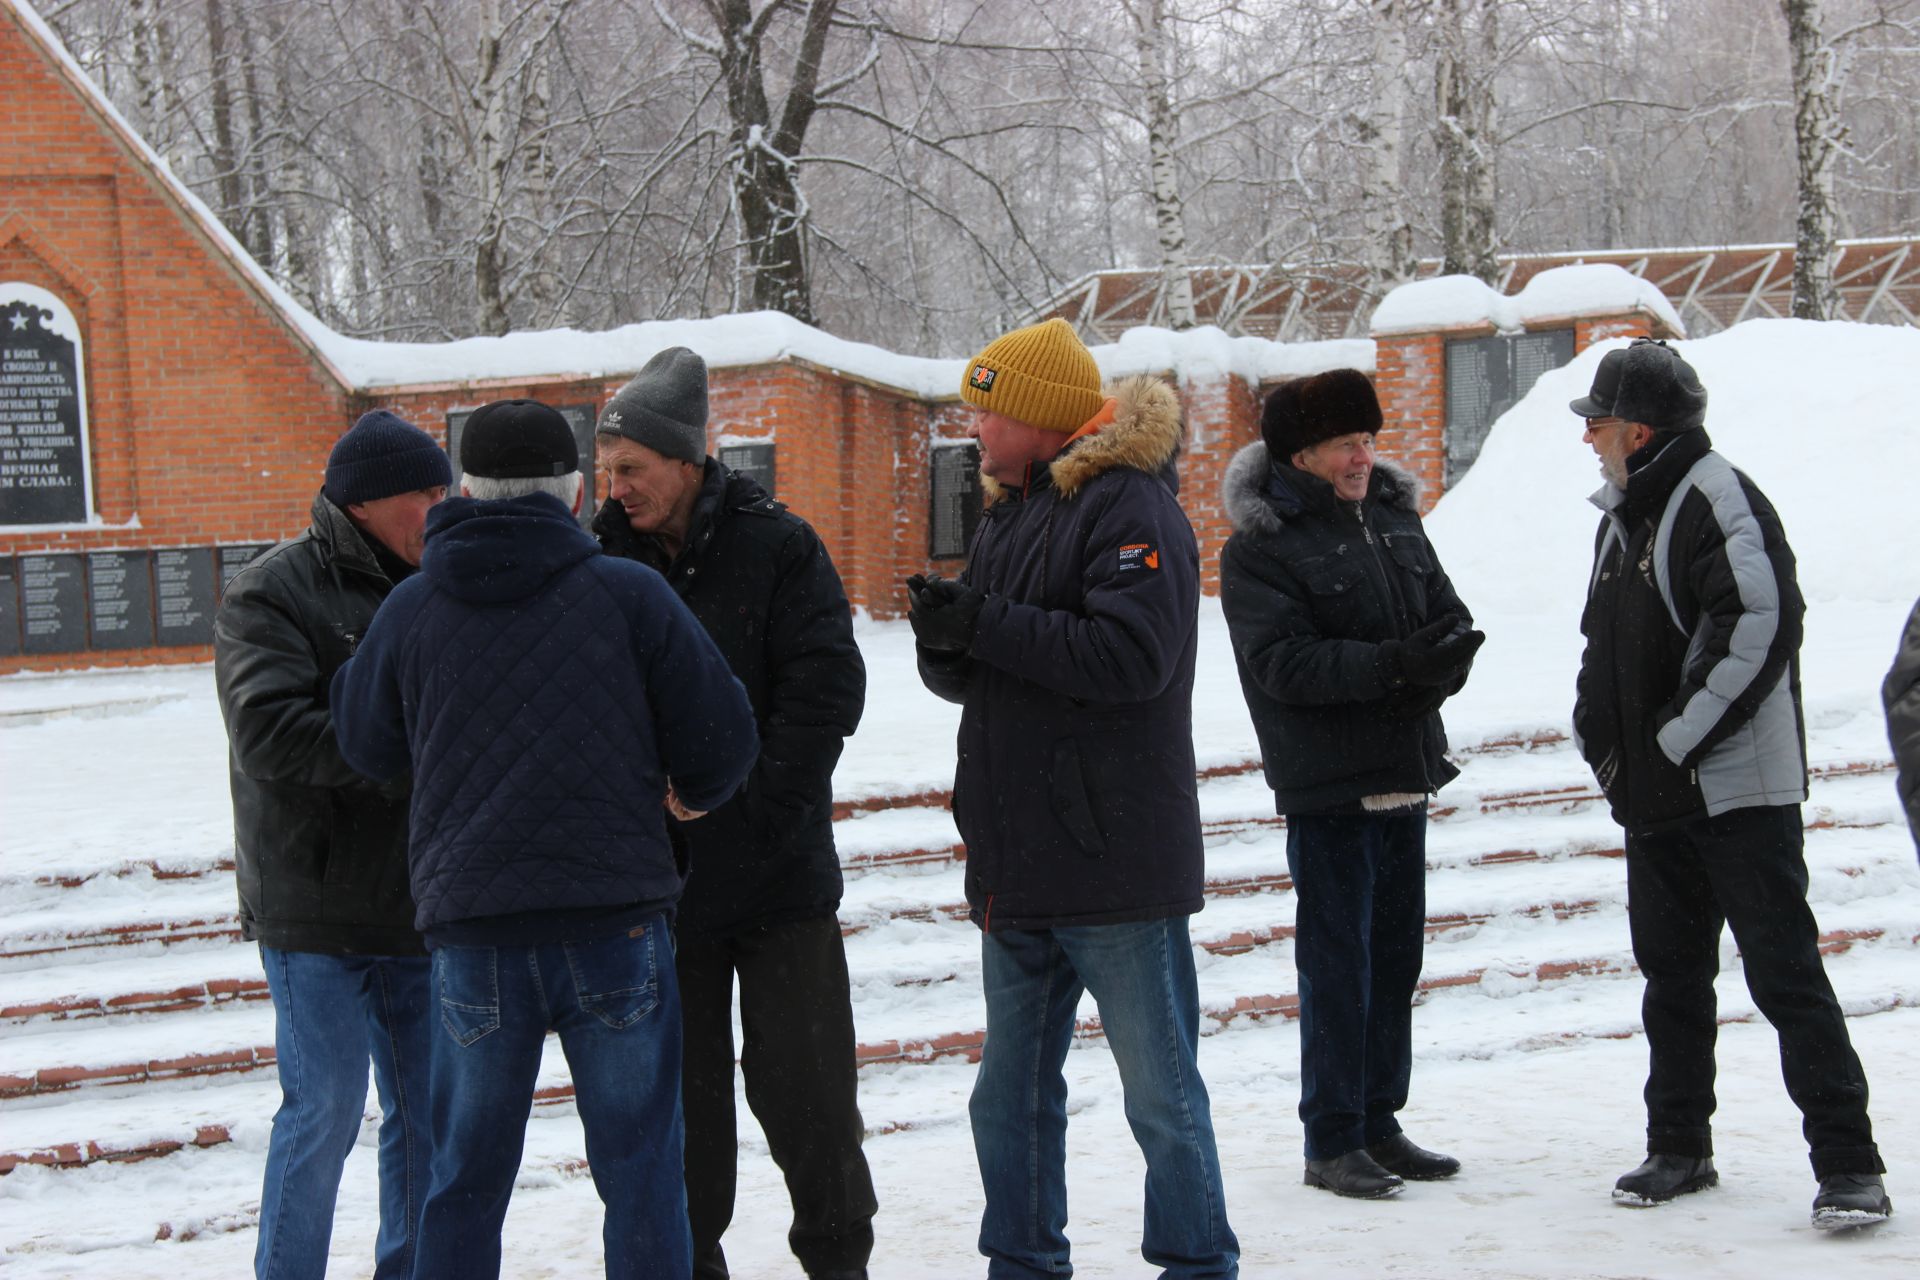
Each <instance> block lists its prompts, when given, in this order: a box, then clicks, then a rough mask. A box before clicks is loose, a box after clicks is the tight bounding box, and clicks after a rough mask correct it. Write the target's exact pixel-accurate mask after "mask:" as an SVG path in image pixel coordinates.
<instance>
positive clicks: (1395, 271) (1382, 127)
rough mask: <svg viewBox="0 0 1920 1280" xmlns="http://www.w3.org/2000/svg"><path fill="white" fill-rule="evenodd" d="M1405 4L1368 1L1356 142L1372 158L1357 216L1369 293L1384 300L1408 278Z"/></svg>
mask: <svg viewBox="0 0 1920 1280" xmlns="http://www.w3.org/2000/svg"><path fill="white" fill-rule="evenodd" d="M1407 2H1408V0H1369V4H1368V10H1369V17H1370V19H1371V29H1372V34H1373V48H1372V56H1373V68H1372V69H1373V76H1372V92H1371V94H1370V95H1369V98H1368V101H1367V111H1366V114H1365V115H1364V116H1363V117H1362V120H1361V134H1360V136H1361V141H1362V143H1363V144H1364V146H1365V147H1366V150H1367V154H1368V156H1369V158H1370V160H1371V163H1370V164H1369V166H1368V182H1367V186H1366V191H1365V193H1364V196H1363V199H1364V205H1363V210H1362V217H1363V222H1364V228H1365V235H1366V243H1365V255H1366V265H1367V276H1368V280H1369V283H1370V286H1371V292H1372V293H1373V295H1374V296H1375V297H1383V296H1385V294H1386V293H1387V291H1388V290H1390V289H1392V288H1393V287H1394V286H1396V285H1400V284H1404V283H1405V282H1407V281H1408V280H1411V279H1413V274H1414V270H1415V267H1416V265H1417V263H1416V260H1415V258H1414V252H1413V224H1412V222H1411V221H1410V220H1409V218H1408V216H1407V196H1406V186H1405V183H1404V182H1402V180H1401V176H1400V171H1401V167H1402V165H1403V164H1404V163H1405V156H1404V154H1403V147H1402V131H1403V121H1404V119H1405V116H1406V105H1407V25H1406V24H1407Z"/></svg>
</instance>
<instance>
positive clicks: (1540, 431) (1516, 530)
mask: <svg viewBox="0 0 1920 1280" xmlns="http://www.w3.org/2000/svg"><path fill="white" fill-rule="evenodd" d="M1623 345H1625V344H1624V342H1609V343H1602V344H1598V345H1596V346H1594V347H1592V348H1590V349H1588V350H1587V351H1584V352H1582V353H1581V354H1580V356H1579V357H1578V358H1576V359H1575V360H1574V361H1573V363H1571V364H1569V365H1567V366H1566V367H1565V368H1562V369H1557V370H1554V371H1553V372H1551V373H1548V374H1546V375H1544V376H1542V377H1541V379H1540V380H1539V381H1538V382H1537V383H1535V384H1534V386H1533V389H1532V390H1531V391H1530V392H1528V393H1527V395H1526V397H1525V398H1524V399H1522V400H1521V401H1520V403H1518V404H1516V405H1515V406H1514V407H1513V408H1512V409H1510V410H1508V411H1507V413H1506V414H1504V415H1503V416H1502V417H1501V418H1500V420H1499V421H1498V422H1496V423H1495V424H1494V426H1493V430H1492V431H1491V432H1490V433H1489V434H1488V436H1487V439H1486V443H1485V445H1484V446H1483V447H1482V449H1481V451H1480V456H1479V459H1478V460H1477V461H1476V462H1475V463H1474V464H1473V468H1472V470H1470V471H1469V472H1468V473H1467V474H1466V476H1465V477H1464V478H1463V479H1462V480H1461V481H1460V483H1459V484H1457V485H1455V486H1454V487H1453V489H1451V490H1450V491H1448V493H1447V495H1446V497H1445V498H1443V499H1442V500H1441V502H1440V504H1439V505H1438V506H1437V507H1436V508H1435V509H1434V512H1433V514H1432V515H1431V516H1430V517H1429V518H1428V520H1427V533H1428V536H1429V537H1431V538H1432V540H1433V542H1434V545H1435V547H1436V548H1437V549H1438V550H1439V553H1440V559H1441V562H1442V563H1443V564H1444V565H1445V566H1446V568H1447V571H1448V573H1449V574H1450V575H1451V576H1452V578H1453V581H1454V584H1455V585H1456V586H1457V587H1458V588H1459V590H1460V596H1461V599H1462V600H1464V601H1465V602H1466V603H1467V606H1468V607H1469V608H1470V609H1472V610H1473V611H1474V613H1475V615H1476V616H1477V617H1478V619H1479V621H1480V624H1481V625H1482V627H1483V628H1484V629H1485V630H1486V632H1487V637H1488V638H1487V646H1486V648H1485V649H1484V650H1483V651H1482V654H1481V656H1480V659H1479V662H1478V663H1477V664H1476V672H1475V678H1474V680H1473V681H1472V682H1470V683H1469V684H1468V686H1467V688H1466V691H1465V692H1464V693H1463V694H1462V695H1461V697H1459V698H1457V699H1455V700H1454V701H1453V702H1451V703H1449V704H1448V708H1447V721H1448V724H1449V725H1450V726H1451V725H1454V724H1456V723H1462V724H1464V723H1475V724H1477V725H1479V726H1482V727H1485V728H1487V729H1489V730H1491V729H1492V728H1494V727H1495V726H1498V725H1512V726H1515V727H1518V726H1520V725H1523V724H1525V723H1528V722H1529V721H1531V722H1534V723H1537V724H1538V725H1540V726H1541V727H1558V728H1564V726H1565V720H1566V715H1567V709H1568V708H1569V707H1570V706H1571V705H1572V698H1573V676H1574V671H1575V670H1576V669H1577V667H1578V664H1579V658H1580V647H1581V639H1580V611H1581V607H1582V604H1583V602H1584V600H1585V596H1586V587H1587V575H1588V572H1589V570H1590V569H1591V567H1592V563H1593V539H1594V531H1595V529H1596V528H1597V527H1598V525H1599V521H1600V513H1599V511H1598V510H1596V509H1595V508H1594V507H1593V506H1592V505H1591V504H1590V503H1589V502H1588V501H1587V499H1588V497H1589V496H1590V495H1592V494H1593V493H1594V492H1596V491H1597V490H1598V489H1599V488H1600V485H1601V483H1602V481H1601V477H1600V470H1599V460H1598V459H1597V457H1596V456H1595V455H1594V452H1593V450H1592V448H1591V447H1589V446H1588V445H1587V444H1585V443H1584V442H1583V441H1582V439H1581V435H1582V423H1581V420H1580V419H1579V418H1577V417H1575V416H1574V414H1573V413H1572V412H1571V411H1570V410H1569V409H1568V408H1567V403H1568V402H1569V401H1571V400H1573V399H1576V398H1577V397H1579V396H1582V395H1584V394H1586V391H1587V389H1588V387H1590V386H1591V385H1592V382H1593V374H1594V370H1595V369H1596V368H1597V367H1598V365H1599V363H1600V359H1601V357H1602V356H1603V355H1604V354H1605V353H1606V352H1607V351H1610V350H1613V349H1615V348H1617V347H1620V346H1623ZM1676 345H1677V349H1678V350H1679V351H1680V353H1681V354H1682V355H1683V356H1684V357H1685V358H1686V360H1687V361H1688V363H1690V364H1691V365H1693V367H1694V368H1695V369H1697V370H1698V371H1699V373H1700V377H1701V380H1702V381H1703V382H1704V383H1705V384H1706V387H1707V393H1708V397H1709V398H1708V405H1707V424H1706V426H1707V432H1708V434H1709V435H1710V436H1711V437H1712V439H1713V443H1714V447H1715V448H1716V449H1717V450H1719V451H1720V452H1721V453H1722V454H1724V455H1725V456H1726V457H1727V459H1728V460H1729V461H1731V462H1732V463H1733V464H1734V465H1735V466H1736V467H1738V468H1740V469H1741V470H1742V471H1744V472H1746V473H1747V474H1748V475H1749V476H1751V477H1752V479H1753V480H1754V482H1755V483H1756V484H1758V485H1759V486H1760V489H1761V490H1762V491H1763V492H1764V493H1765V494H1766V495H1767V497H1768V498H1769V499H1770V500H1771V501H1772V503H1773V505H1774V507H1775V509H1776V510H1777V511H1778V512H1779V514H1780V518H1781V521H1782V522H1783V524H1784V525H1785V527H1786V532H1787V538H1788V540H1789V542H1791V544H1792V546H1793V549H1794V553H1795V555H1796V556H1797V558H1798V562H1799V580H1800V589H1801V591H1802V593H1803V594H1804V595H1805V596H1806V598H1807V602H1808V614H1807V628H1808V635H1807V641H1806V645H1805V648H1804V650H1803V656H1802V677H1803V680H1804V682H1805V686H1806V700H1807V707H1808V712H1809V715H1813V714H1815V713H1817V712H1819V711H1821V710H1823V709H1824V710H1827V711H1831V712H1832V713H1833V714H1836V715H1838V714H1859V713H1870V715H1869V717H1868V718H1870V719H1876V720H1877V718H1878V714H1879V709H1878V702H1877V699H1876V698H1875V689H1876V688H1877V684H1878V681H1879V679H1880V677H1881V675H1883V674H1884V673H1885V671H1886V668H1887V665H1888V663H1889V662H1891V660H1892V657H1893V649H1894V645H1895V643H1896V641H1897V640H1898V637H1899V632H1900V624H1901V621H1902V620H1903V619H1904V617H1905V616H1906V611H1907V609H1908V608H1909V607H1910V606H1911V605H1912V604H1913V601H1914V598H1915V596H1916V595H1920V523H1916V522H1915V521H1914V520H1913V518H1912V515H1911V511H1912V507H1911V504H1912V502H1913V500H1914V498H1913V490H1914V483H1915V481H1914V477H1915V476H1916V475H1920V431H1915V430H1914V429H1913V425H1912V424H1913V415H1914V409H1913V406H1914V405H1916V404H1920V330H1915V329H1910V328H1893V327H1891V326H1883V325H1864V324H1847V323H1839V322H1828V323H1816V322H1813V321H1804V320H1753V321H1748V322H1746V323H1744V324H1740V325H1736V326H1735V327H1734V328H1732V329H1729V330H1727V331H1725V332H1723V333H1718V334H1715V335H1714V336H1712V337H1710V338H1703V339H1701V340H1699V341H1697V342H1684V343H1679V344H1676ZM1494 672H1498V673H1499V675H1498V677H1497V678H1490V673H1494ZM1869 738H1871V735H1869ZM1879 741H1880V742H1881V743H1882V744H1884V741H1885V740H1884V738H1880V739H1879ZM1881 750H1884V745H1882V747H1881Z"/></svg>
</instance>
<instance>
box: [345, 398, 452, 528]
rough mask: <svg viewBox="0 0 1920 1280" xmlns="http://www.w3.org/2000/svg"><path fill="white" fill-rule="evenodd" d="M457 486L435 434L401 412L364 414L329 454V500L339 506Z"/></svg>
mask: <svg viewBox="0 0 1920 1280" xmlns="http://www.w3.org/2000/svg"><path fill="white" fill-rule="evenodd" d="M435 485H446V486H447V487H449V488H451V487H452V486H453V464H452V463H450V462H448V461H447V451H446V450H445V449H442V448H441V447H440V446H439V445H438V444H437V443H435V441H434V438H433V437H432V436H430V435H428V434H427V433H426V432H424V431H422V430H421V429H420V428H418V427H416V426H414V425H413V424H412V423H411V422H408V421H407V420H406V419H405V418H402V417H400V416H399V415H398V414H395V413H389V412H388V411H387V410H385V409H375V410H373V411H372V412H371V413H363V414H361V415H360V421H358V422H356V423H354V424H353V427H352V429H351V430H349V431H348V432H347V434H345V435H343V436H341V437H340V438H339V439H338V440H337V441H335V442H334V446H333V452H332V453H330V454H328V455H327V483H326V488H325V490H324V492H325V493H326V495H327V501H329V502H331V503H333V505H334V506H336V507H350V506H352V505H353V504H354V503H356V502H377V501H379V500H380V499H381V498H391V497H393V496H394V495H395V494H398V493H412V492H413V491H414V490H416V489H431V488H433V487H434V486H435Z"/></svg>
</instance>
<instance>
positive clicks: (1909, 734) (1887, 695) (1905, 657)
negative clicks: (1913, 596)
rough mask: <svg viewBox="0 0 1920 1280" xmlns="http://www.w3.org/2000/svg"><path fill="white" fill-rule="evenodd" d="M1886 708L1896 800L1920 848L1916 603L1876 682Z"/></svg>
mask: <svg viewBox="0 0 1920 1280" xmlns="http://www.w3.org/2000/svg"><path fill="white" fill-rule="evenodd" d="M1880 698H1881V701H1882V702H1883V703H1885V704H1886V708H1887V739H1888V741H1890V742H1891V743H1892V744H1893V763H1894V765H1895V767H1897V768H1898V769H1899V780H1898V785H1899V788H1900V803H1901V804H1902V805H1903V806H1904V807H1905V808H1906V811H1907V827H1908V829H1909V830H1911V831H1912V833H1913V842H1914V846H1915V848H1916V849H1920V604H1915V605H1914V606H1913V612H1912V613H1910V614H1908V615H1907V625H1906V628H1905V629H1904V630H1902V631H1901V633H1900V650H1899V652H1898V653H1896V654H1894V656H1893V667H1892V669H1891V670H1889V671H1888V672H1887V678H1886V680H1885V682H1883V683H1882V684H1881V686H1880Z"/></svg>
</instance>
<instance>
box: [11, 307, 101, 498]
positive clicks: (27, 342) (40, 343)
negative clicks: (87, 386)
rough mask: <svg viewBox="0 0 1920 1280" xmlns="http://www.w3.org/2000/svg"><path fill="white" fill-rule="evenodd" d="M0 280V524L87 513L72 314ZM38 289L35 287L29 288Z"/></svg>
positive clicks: (85, 470)
mask: <svg viewBox="0 0 1920 1280" xmlns="http://www.w3.org/2000/svg"><path fill="white" fill-rule="evenodd" d="M20 288H21V286H17V285H16V286H4V285H0V526H6V525H36V524H81V523H84V522H85V521H86V519H87V448H86V433H85V431H84V430H83V427H82V422H81V402H80V349H79V345H78V343H76V342H75V341H74V340H73V339H72V338H70V337H66V336H63V335H62V334H61V333H60V332H59V330H60V329H62V328H69V327H71V325H72V317H71V316H70V315H69V316H65V317H60V316H56V314H55V312H54V310H53V309H51V308H49V307H44V306H41V305H39V304H38V303H37V302H36V301H34V300H33V299H32V298H22V297H19V296H17V291H18V290H19V289H20ZM33 292H34V294H36V295H38V294H39V293H40V291H39V290H34V291H33Z"/></svg>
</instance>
